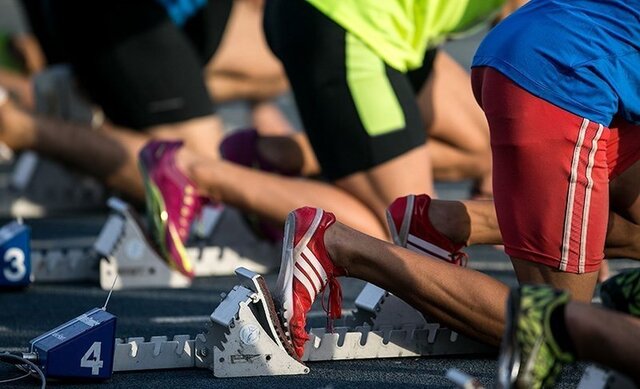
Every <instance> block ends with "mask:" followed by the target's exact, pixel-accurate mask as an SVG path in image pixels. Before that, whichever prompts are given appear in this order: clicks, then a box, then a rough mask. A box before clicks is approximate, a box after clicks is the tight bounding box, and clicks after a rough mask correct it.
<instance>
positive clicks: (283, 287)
mask: <svg viewBox="0 0 640 389" xmlns="http://www.w3.org/2000/svg"><path fill="white" fill-rule="evenodd" d="M295 232H296V216H295V214H294V213H293V212H291V213H289V215H287V220H286V222H285V224H284V239H283V242H282V257H281V261H280V273H278V281H277V282H276V296H277V298H278V300H279V302H280V304H281V306H282V317H283V318H284V321H285V324H286V325H287V327H288V325H289V320H291V316H292V315H293V268H294V266H295V263H294V258H293V251H294V245H293V243H294V240H295ZM290 336H291V334H290V333H289V337H290Z"/></svg>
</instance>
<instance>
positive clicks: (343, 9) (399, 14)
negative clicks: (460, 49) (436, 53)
mask: <svg viewBox="0 0 640 389" xmlns="http://www.w3.org/2000/svg"><path fill="white" fill-rule="evenodd" d="M307 1H308V2H309V3H311V4H313V6H315V7H316V8H317V9H319V10H320V11H321V12H322V13H324V14H325V15H327V16H328V17H329V18H331V19H332V20H333V21H335V22H336V23H338V24H339V25H341V26H342V27H343V28H344V29H345V30H347V31H349V32H350V33H352V34H354V35H355V36H357V37H358V38H359V39H361V40H362V41H363V42H364V43H365V44H367V45H368V46H370V47H371V49H372V50H373V51H374V52H376V53H377V54H378V55H379V56H380V57H382V59H383V60H384V61H385V62H386V63H387V64H389V66H391V67H393V68H395V69H398V70H399V71H402V72H405V71H407V70H410V69H415V68H418V67H420V66H421V65H422V60H423V58H424V53H425V51H426V50H427V48H431V47H435V46H437V45H438V44H440V43H442V42H443V41H444V40H445V39H446V38H447V37H448V36H450V35H452V34H457V33H461V32H463V31H465V30H468V29H470V28H472V27H474V26H476V25H477V24H479V23H480V22H482V21H485V20H487V19H488V18H489V17H490V16H491V15H493V14H494V13H495V11H497V9H498V8H499V7H500V6H501V5H502V4H503V3H504V2H505V0H307Z"/></svg>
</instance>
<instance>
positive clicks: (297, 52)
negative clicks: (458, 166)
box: [264, 0, 436, 180]
mask: <svg viewBox="0 0 640 389" xmlns="http://www.w3.org/2000/svg"><path fill="white" fill-rule="evenodd" d="M264 23H265V32H266V35H267V40H268V43H269V45H270V46H271V49H272V50H273V51H274V53H275V54H276V55H277V56H278V57H279V58H280V60H281V61H282V63H283V65H284V68H285V70H286V72H287V76H288V78H289V81H290V83H291V86H292V88H293V92H294V95H295V98H296V103H297V105H298V109H299V110H300V114H301V117H302V120H303V122H304V127H305V129H306V131H307V134H308V135H309V139H310V141H311V144H312V145H313V148H314V151H315V153H316V155H317V157H318V160H319V162H320V165H321V167H322V172H323V175H324V176H325V177H327V178H328V179H330V180H337V179H340V178H343V177H346V176H348V175H350V174H353V173H356V172H360V171H366V170H369V169H371V168H373V167H375V166H377V165H379V164H381V163H384V162H386V161H388V160H390V159H392V158H395V157H397V156H400V155H402V154H404V153H406V152H407V151H409V150H411V149H413V148H416V147H418V146H420V145H423V144H424V143H425V142H426V129H425V126H424V124H423V122H422V119H421V116H420V112H419V111H418V106H417V104H416V93H417V91H418V90H420V88H421V87H422V85H423V84H424V83H425V82H426V80H427V79H428V77H429V75H430V74H431V70H432V66H433V59H434V57H435V52H436V51H435V50H431V51H428V52H427V54H426V56H425V61H424V64H423V66H422V67H421V68H420V69H417V70H415V71H412V72H410V73H407V74H405V73H402V72H399V71H397V70H395V69H393V68H391V67H389V66H388V65H386V64H385V63H384V62H383V61H382V59H381V58H380V57H379V56H377V55H376V54H375V53H374V52H373V51H372V50H371V49H370V48H369V47H367V46H366V45H365V44H364V43H363V42H362V41H360V40H359V39H358V38H357V37H355V36H354V35H352V34H350V33H349V32H347V31H345V29H343V28H342V27H341V26H339V25H338V24H336V23H334V22H333V21H332V20H331V19H329V18H328V17H327V16H326V15H324V14H323V13H321V12H320V11H318V10H317V9H315V8H314V7H313V6H312V5H310V4H309V3H307V2H306V1H298V0H296V1H291V0H269V1H268V2H267V8H266V10H265V21H264Z"/></svg>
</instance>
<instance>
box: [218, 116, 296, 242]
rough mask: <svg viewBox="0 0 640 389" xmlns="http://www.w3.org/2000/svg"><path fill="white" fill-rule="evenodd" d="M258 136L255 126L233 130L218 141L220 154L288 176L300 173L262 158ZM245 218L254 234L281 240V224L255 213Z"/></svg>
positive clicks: (266, 170) (250, 165)
mask: <svg viewBox="0 0 640 389" xmlns="http://www.w3.org/2000/svg"><path fill="white" fill-rule="evenodd" d="M258 138H259V135H258V131H257V130H256V129H255V128H248V129H245V130H238V131H235V132H233V133H232V134H230V135H229V136H226V137H225V138H224V140H223V141H222V142H221V143H220V155H222V158H224V159H226V160H227V161H230V162H233V163H235V164H238V165H242V166H246V167H250V168H254V169H257V170H260V171H263V172H268V173H275V174H279V175H282V176H288V177H296V176H299V175H300V172H297V171H287V170H282V169H280V168H278V167H276V166H274V165H273V164H271V163H270V162H269V161H266V160H265V159H264V158H262V156H260V153H258ZM245 219H246V221H247V223H248V224H249V226H250V227H251V229H252V230H253V232H254V233H255V234H256V235H258V236H260V237H263V238H265V239H267V240H268V241H270V242H274V243H275V242H281V241H282V238H283V235H282V227H281V226H277V225H275V224H274V223H272V222H270V221H266V220H264V219H262V218H260V217H259V216H258V215H256V214H245Z"/></svg>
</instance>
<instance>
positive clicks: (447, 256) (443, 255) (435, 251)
mask: <svg viewBox="0 0 640 389" xmlns="http://www.w3.org/2000/svg"><path fill="white" fill-rule="evenodd" d="M407 248H409V249H412V250H413V251H415V252H418V253H420V252H423V253H427V254H429V255H432V256H435V257H438V258H440V259H444V260H446V261H451V253H450V252H448V251H447V250H445V249H443V248H441V247H438V246H436V245H435V244H433V243H430V242H427V241H426V240H423V239H420V238H418V237H417V236H415V235H411V234H409V237H408V239H407ZM416 249H417V250H419V251H417V250H416Z"/></svg>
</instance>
